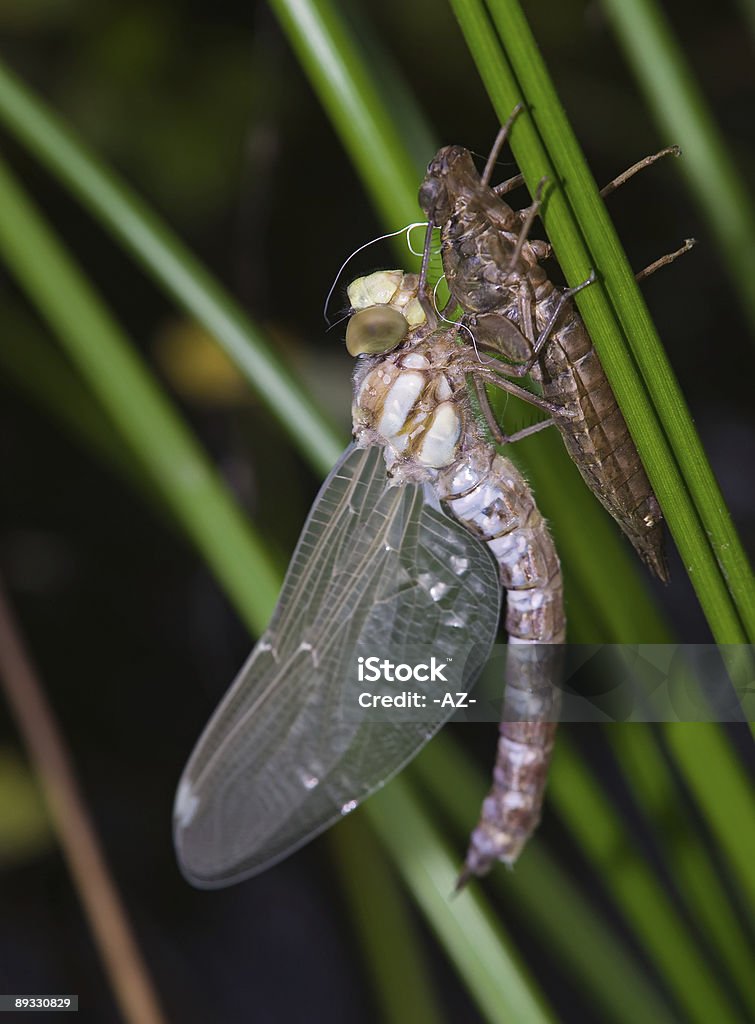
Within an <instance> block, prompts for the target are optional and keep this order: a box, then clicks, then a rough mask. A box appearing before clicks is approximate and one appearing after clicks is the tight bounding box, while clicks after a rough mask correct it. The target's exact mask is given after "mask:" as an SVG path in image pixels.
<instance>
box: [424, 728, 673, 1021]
mask: <svg viewBox="0 0 755 1024" xmlns="http://www.w3.org/2000/svg"><path fill="white" fill-rule="evenodd" d="M566 756H567V757H568V756H569V754H568V753H567V755H566ZM408 771H409V773H410V775H411V776H412V777H413V778H416V779H417V780H418V781H419V782H420V783H421V785H422V788H423V790H425V791H427V792H428V793H429V794H430V795H431V796H432V799H433V801H434V802H435V803H436V804H437V805H438V807H440V809H441V810H442V811H443V812H444V814H445V815H446V816H447V817H448V818H449V819H450V820H451V822H452V824H453V826H454V828H455V831H456V834H457V835H458V836H459V837H463V836H464V834H465V833H466V832H468V831H469V828H470V826H471V824H472V822H473V821H474V814H475V809H476V808H477V807H479V806H480V801H481V799H482V795H483V794H484V793H485V790H486V787H487V785H488V782H487V780H486V779H485V778H484V775H483V773H482V772H481V771H480V770H479V769H477V768H476V767H475V766H474V765H473V764H472V763H471V761H470V759H469V757H467V755H466V754H464V753H463V752H462V749H461V747H460V746H459V744H458V743H455V742H453V741H452V739H451V738H450V737H449V735H448V733H447V732H443V733H441V734H440V735H439V736H436V737H435V739H434V740H433V741H432V742H431V743H429V744H428V746H427V747H426V748H425V749H424V750H423V751H422V753H421V754H420V756H419V757H418V758H417V759H416V760H415V761H414V762H412V764H411V766H410V768H409V769H408ZM491 881H493V882H494V883H496V888H497V889H498V890H499V891H500V894H501V896H502V898H503V899H504V900H505V901H506V902H507V903H508V902H511V903H513V904H514V906H515V907H518V908H519V911H520V916H521V918H522V921H523V922H524V923H525V924H526V926H527V928H528V930H529V931H530V932H531V933H532V934H533V935H536V936H537V937H538V941H539V942H542V941H543V940H544V939H547V944H548V947H549V950H550V952H551V955H552V956H554V957H555V958H557V959H558V961H559V963H561V964H562V965H563V967H564V969H565V970H566V971H568V973H569V977H570V978H573V979H576V980H578V981H579V986H580V990H582V989H584V990H585V992H586V994H588V995H589V998H590V999H591V1000H594V1001H595V1002H596V1003H597V1004H598V1007H599V1011H600V1019H601V1020H604V1021H616V1022H617V1024H636V1022H637V1021H653V1022H654V1024H661V1022H662V1021H663V1022H666V1024H671V1021H672V1020H673V1019H674V1018H673V1017H672V1015H671V1013H670V1011H669V1009H668V1007H667V1006H666V1005H665V1004H664V1003H663V1001H662V999H661V998H660V997H659V996H658V994H657V992H656V991H655V990H654V988H653V986H652V984H651V983H650V982H649V981H648V979H647V977H646V975H645V974H644V972H643V970H642V968H641V967H640V965H639V964H638V963H637V962H636V960H635V958H634V957H633V956H632V954H631V953H630V952H629V951H628V950H627V948H626V946H625V945H624V944H623V942H622V941H621V940H620V939H619V938H618V937H617V935H616V933H615V932H613V931H612V930H611V928H610V927H609V925H607V924H606V922H605V921H604V920H603V919H602V917H601V916H600V914H599V912H597V911H596V910H595V909H594V908H593V907H592V906H591V904H590V901H589V899H588V898H586V896H584V895H583V894H582V893H581V892H580V890H579V888H578V887H577V886H576V885H575V884H574V882H573V881H572V879H571V878H570V877H569V876H568V875H567V874H566V873H565V872H564V871H563V870H562V869H561V868H560V867H559V865H558V863H557V861H556V860H554V859H553V858H552V857H551V856H550V855H549V854H548V852H547V850H545V849H544V847H543V846H542V844H541V843H540V842H539V840H538V839H537V837H535V838H534V839H533V840H531V841H530V843H529V844H528V846H527V849H526V851H525V852H524V854H523V855H522V857H521V859H520V860H519V861H518V862H517V864H516V867H515V869H514V870H513V871H511V872H494V874H493V875H492V876H491ZM575 935H578V936H579V942H575V941H574V937H575ZM619 991H620V992H621V993H622V998H621V999H617V998H616V994H617V992H619Z"/></svg>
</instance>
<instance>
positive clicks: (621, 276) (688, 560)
mask: <svg viewBox="0 0 755 1024" xmlns="http://www.w3.org/2000/svg"><path fill="white" fill-rule="evenodd" d="M456 5H457V6H459V7H464V8H467V7H469V6H472V0H456ZM489 6H490V8H491V12H492V14H493V18H494V20H495V22H496V24H497V26H498V29H499V34H500V36H501V39H502V41H503V45H504V49H505V52H506V58H505V59H507V60H509V61H510V62H511V70H512V71H513V74H512V75H510V76H509V77H510V79H511V80H510V82H509V83H507V84H508V86H509V88H508V90H507V92H508V95H504V90H502V89H497V90H496V93H495V95H494V98H495V100H496V105H497V109H498V105H499V104H501V107H500V109H498V112H499V115H500V114H502V112H503V111H504V110H508V111H509V112H510V110H511V109H512V107H513V102H510V101H512V100H513V101H515V100H516V99H517V98H518V90H517V87H516V82H515V81H514V77H513V76H514V75H515V76H516V79H517V80H518V85H519V87H520V88H521V92H522V94H523V95H524V98H525V100H526V101H527V102H528V104H530V105H531V107H532V114H533V117H534V120H535V123H536V125H537V130H538V132H539V134H540V136H541V138H542V140H543V143H544V145H545V147H546V149H547V152H548V156H549V158H550V161H551V162H552V164H553V166H554V167H555V171H556V180H559V181H561V182H562V183H563V186H564V192H565V195H566V198H567V199H568V202H569V204H570V205H571V208H572V209H573V210H574V213H575V215H576V219H577V222H578V224H579V228H580V232H575V231H574V230H573V225H572V224H571V219H570V224H569V229H568V232H567V235H568V244H567V245H566V246H565V245H564V243H565V242H567V238H566V237H564V236H563V234H562V224H561V220H560V211H559V204H556V203H555V202H554V203H553V209H552V210H551V209H546V211H545V217H544V220H545V224H546V228H547V230H548V234H549V237H550V239H551V241H552V242H553V244H554V247H555V248H556V251H557V252H558V255H559V260H560V261H561V262H562V265H563V268H564V271H565V273H566V274H567V277H568V278H569V280H570V281H575V280H576V279H577V278H574V277H572V276H571V275H572V274H574V273H575V272H576V274H577V277H578V276H579V275H580V274H583V273H584V270H585V267H584V257H585V247H584V245H583V244H582V242H581V240H580V238H579V234H580V233H581V234H582V236H583V237H584V239H585V240H586V242H587V245H588V246H589V250H588V253H589V255H588V260H589V262H590V263H591V264H592V265H593V266H595V267H597V268H599V269H600V271H601V274H602V275H603V281H604V283H605V288H606V292H607V299H608V300H610V303H611V305H612V308H607V309H606V310H605V313H606V324H605V325H604V324H603V317H602V315H601V318H600V325H598V322H597V320H596V323H595V327H594V326H593V312H597V311H598V309H599V307H600V306H602V305H603V304H604V303H605V302H606V299H604V297H603V295H602V293H601V290H600V289H599V288H596V287H593V288H588V289H585V290H584V291H583V292H581V293H580V295H579V296H578V298H577V301H578V304H579V307H580V311H581V312H582V313H583V315H584V316H585V319H586V321H587V323H588V327H589V328H590V330H591V336H592V337H593V339H594V340H595V343H596V346H597V347H598V351H599V354H600V356H601V360H602V361H603V363H604V366H605V368H606V372H607V373H608V375H609V379H610V381H611V384H612V386H613V387H614V390H615V392H616V395H617V398H618V400H619V403H620V405H621V407H622V411H623V412H624V413H625V416H626V418H627V422H628V424H629V426H630V429H631V430H632V434H633V436H634V437H635V440H636V441H637V445H638V448H639V450H640V453H641V455H642V456H643V461H644V463H645V466H646V469H647V470H648V475H649V476H650V479H651V482H652V483H653V486H654V489H655V490H656V493H657V494H658V497H659V499H660V501H661V504H662V505H663V508H664V512H665V513H666V515H667V518H668V521H669V525H670V527H671V529H672V532H673V533H674V539H675V540H676V542H677V546H678V547H679V550H680V552H681V554H682V558H683V560H684V563H685V566H686V568H687V571H688V572H689V574H690V579H691V580H692V583H693V585H694V586H695V589H696V591H697V593H698V597H699V599H700V602H701V605H702V606H703V609H704V610H705V611H706V616H707V617H708V620H709V622H710V624H711V629H712V630H713V632H714V635H715V636H716V638H717V639H718V641H719V642H720V643H737V642H744V640H745V639H746V638H748V637H749V639H750V640H751V641H753V640H755V586H754V585H753V576H752V572H751V570H750V567H749V565H748V562H747V558H746V556H745V554H744V550H743V548H742V546H741V543H740V541H739V538H738V536H737V533H736V530H735V529H734V526H733V523H732V522H731V518H730V516H729V515H728V512H727V510H726V506H725V503H724V501H723V497H722V495H721V492H720V489H719V487H718V484H717V482H716V480H715V477H714V476H713V473H712V470H711V469H710V465H709V463H708V461H707V459H706V457H705V453H704V451H703V448H702V445H701V444H700V441H699V438H698V436H697V432H696V431H695V428H694V425H693V423H692V419H691V416H690V414H689V410H688V409H687V406H686V403H685V402H684V399H683V397H682V395H681V391H680V390H679V387H678V384H677V382H676V380H675V378H674V375H673V373H672V371H671V368H670V365H669V363H668V360H667V358H666V355H665V352H664V350H663V347H662V345H661V343H660V339H659V338H658V336H657V333H656V332H655V328H654V326H653V324H652V321H651V320H650V315H649V313H648V311H647V307H646V305H645V303H644V300H643V299H642V295H641V293H640V291H639V289H638V287H637V284H636V282H635V280H634V275H633V272H632V270H631V267H630V266H629V263H628V261H627V259H626V256H625V255H624V253H623V250H622V248H621V245H620V243H619V241H618V238H617V237H616V233H615V230H614V228H613V225H612V223H611V220H610V218H609V217H608V214H607V211H606V208H605V206H604V204H603V202H602V200H601V199H600V197H599V195H598V190H597V186H596V185H595V182H594V181H593V178H592V175H591V174H590V171H589V168H588V167H587V165H586V163H585V161H584V157H583V156H582V154H581V151H580V149H579V145H578V143H577V141H576V138H575V136H574V133H573V132H572V130H571V128H570V126H569V124H568V121H567V119H566V116H565V114H564V111H563V108H562V107H561V104H560V103H559V101H558V97H557V95H556V92H555V89H554V87H553V85H552V83H551V81H550V78H549V76H548V74H547V69H546V68H545V65H544V63H543V61H542V58H541V56H540V53H539V50H538V48H537V44H536V43H535V40H534V38H533V37H532V33H531V32H530V29H529V26H528V24H527V22H526V19H525V17H524V14H523V13H522V10H521V7H520V6H519V4H518V3H517V0H489ZM520 121H521V122H522V123H523V124H524V123H526V119H525V118H521V119H520ZM519 127H520V125H519V124H517V125H515V132H516V130H517V129H519ZM515 140H516V136H515V135H512V147H513V148H514V150H515V153H516V155H517V159H519V153H518V151H517V148H516V141H515ZM520 162H521V164H522V168H523V170H524V173H525V175H527V174H528V164H527V162H526V161H525V160H524V159H522V160H521V161H520ZM572 236H573V237H572ZM572 245H573V246H574V250H573V251H574V252H575V253H576V254H577V260H576V261H575V259H574V256H573V255H571V252H572ZM584 276H586V275H584ZM584 276H583V277H582V280H584ZM613 310H615V311H616V315H617V317H618V322H619V323H620V325H621V328H622V329H623V333H624V335H625V337H626V338H627V340H628V342H629V345H630V347H631V351H632V354H633V356H634V358H635V359H636V360H637V364H638V366H639V368H640V371H641V373H642V377H643V380H644V382H645V386H646V388H647V392H648V393H649V395H650V397H651V398H652V403H653V405H652V406H651V404H650V402H648V400H647V396H646V393H645V389H644V388H643V387H642V385H641V382H640V381H639V380H638V379H637V374H636V372H635V369H634V366H633V364H632V360H631V357H630V356H629V353H628V352H626V350H625V348H624V345H623V342H622V339H621V336H620V333H619V332H618V331H617V330H616V328H615V326H613V327H612V329H611V330H610V332H604V326H607V325H608V322H609V321H610V320H613ZM596 328H597V329H596ZM609 336H610V337H611V338H613V339H614V340H613V341H612V342H611V343H610V344H607V342H606V339H607V338H608V337H609ZM656 414H657V417H658V419H657V418H656ZM659 420H660V423H659ZM661 424H662V429H661ZM664 431H665V435H666V436H664ZM666 437H667V438H668V442H670V445H671V447H670V448H669V444H668V443H667V441H666ZM677 465H678V469H677ZM679 470H680V471H681V475H680V472H679ZM688 495H689V497H690V498H691V499H692V501H691V503H690V501H689V500H688ZM698 517H699V518H698Z"/></svg>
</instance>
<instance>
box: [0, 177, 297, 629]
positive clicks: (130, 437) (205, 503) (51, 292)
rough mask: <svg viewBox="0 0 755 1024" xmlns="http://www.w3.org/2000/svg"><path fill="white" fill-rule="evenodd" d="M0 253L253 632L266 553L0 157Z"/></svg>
mask: <svg viewBox="0 0 755 1024" xmlns="http://www.w3.org/2000/svg"><path fill="white" fill-rule="evenodd" d="M0 252H1V253H2V255H3V257H4V259H5V261H6V263H7V264H8V266H9V268H10V269H11V271H12V272H13V274H14V275H15V276H16V278H17V280H18V282H19V284H20V285H21V287H22V288H23V289H24V290H25V291H26V292H27V294H28V295H29V298H30V299H31V300H32V302H33V303H34V304H35V306H36V307H37V309H38V310H39V311H40V313H41V314H42V316H44V318H45V319H46V320H47V322H48V323H49V325H50V327H51V328H52V329H53V331H54V332H55V333H56V334H57V335H58V337H59V339H60V341H61V343H62V344H63V346H64V347H65V349H66V351H67V352H68V354H69V356H70V358H71V360H72V361H73V362H74V363H75V364H76V366H77V367H78V369H79V372H80V373H81V375H82V377H83V378H84V379H85V380H86V382H87V384H88V386H89V387H90V388H91V390H92V391H93V393H94V394H96V395H97V397H98V399H99V401H100V403H101V405H102V407H103V408H104V409H106V410H107V412H108V415H109V416H110V417H111V419H112V421H113V423H114V424H115V426H116V427H117V429H118V430H119V431H120V433H121V435H122V436H123V438H124V439H125V440H126V442H127V444H128V445H129V447H130V448H131V449H132V451H133V452H134V454H135V455H136V456H137V457H138V458H139V460H140V461H141V463H142V464H143V466H144V468H145V470H146V471H147V473H148V474H149V476H150V478H151V480H152V482H153V484H154V485H155V486H156V487H157V488H158V490H159V491H160V493H161V494H162V496H163V497H164V498H165V500H166V502H167V503H168V505H169V506H170V508H171V509H172V511H173V514H174V515H175V516H176V518H177V519H178V521H179V522H180V523H181V524H182V526H183V527H184V529H185V530H186V532H187V533H188V534H189V536H190V537H191V538H192V539H193V541H194V543H195V544H196V546H197V548H198V549H199V551H200V552H201V553H202V556H203V557H204V558H205V560H206V561H207V563H208V565H209V566H210V567H211V569H212V570H213V572H214V573H215V575H216V576H217V578H218V580H219V582H220V583H221V584H222V585H223V587H224V588H225V589H226V590H227V592H228V594H229V595H230V596H231V598H232V600H233V601H234V603H235V604H236V606H237V608H239V610H240V613H241V615H242V617H243V618H244V621H245V622H246V623H247V625H248V626H249V628H250V629H251V630H252V631H255V632H260V631H261V630H262V629H263V628H264V626H265V625H266V624H267V619H268V617H269V614H270V611H271V609H272V607H273V604H274V602H275V598H276V596H277V593H278V578H277V573H276V571H275V568H274V566H273V565H272V564H271V562H270V560H269V558H268V555H267V553H266V551H265V550H264V548H263V546H262V545H261V544H260V542H259V541H258V540H257V539H256V537H255V536H254V534H253V532H252V531H251V528H250V527H249V526H248V524H247V523H246V522H245V521H244V518H243V516H242V515H241V513H240V512H239V509H238V506H237V505H236V504H235V502H234V500H233V498H232V497H231V495H230V494H229V493H228V492H227V490H226V488H225V487H224V485H223V484H222V482H221V481H220V479H219V478H218V477H217V475H216V473H215V471H214V469H213V468H212V466H211V465H210V464H209V462H208V461H207V459H206V457H205V455H204V453H203V452H202V450H201V449H200V448H199V446H198V445H197V444H196V443H195V441H194V440H193V438H192V436H191V434H190V433H189V432H188V431H187V430H186V428H185V427H184V426H183V424H182V422H181V420H180V418H179V417H178V415H177V414H176V412H175V411H174V410H173V409H172V408H171V406H170V404H169V402H168V401H167V400H166V399H165V397H164V396H163V395H162V393H161V391H160V389H159V388H158V387H157V385H156V384H155V382H154V381H153V379H152V378H151V376H150V375H149V373H148V372H147V371H146V370H145V368H144V367H143V366H142V364H141V362H140V360H139V359H138V357H137V356H136V354H135V353H134V351H133V349H132V347H131V345H130V344H129V341H128V339H127V338H126V337H125V336H124V335H123V333H122V332H121V330H120V328H119V327H118V326H117V324H116V323H115V322H114V321H113V320H112V319H111V317H110V315H109V313H108V311H107V310H106V308H105V306H104V305H103V304H102V302H101V301H100V300H99V298H98V297H97V295H96V294H95V293H94V291H93V290H92V288H91V287H90V286H89V284H88V283H87V281H86V279H85V278H84V277H83V276H82V274H81V272H80V271H79V269H78V268H77V267H76V265H75V264H74V263H73V261H72V260H71V259H70V258H69V257H68V255H67V253H66V252H65V250H64V249H63V247H62V246H61V245H60V243H59V242H58V241H57V239H56V238H55V236H54V235H53V234H52V232H51V231H50V230H49V228H48V227H47V226H46V224H45V222H44V221H43V220H42V218H41V217H40V215H39V214H38V213H37V211H36V210H35V209H34V207H33V206H32V204H31V203H30V202H29V200H28V199H27V197H26V195H25V194H24V192H23V190H22V189H21V188H20V186H19V185H18V184H17V183H16V182H15V180H14V179H13V177H12V175H11V174H10V172H9V171H8V169H7V167H6V166H5V164H4V163H3V162H1V161H0ZM250 570H251V571H250Z"/></svg>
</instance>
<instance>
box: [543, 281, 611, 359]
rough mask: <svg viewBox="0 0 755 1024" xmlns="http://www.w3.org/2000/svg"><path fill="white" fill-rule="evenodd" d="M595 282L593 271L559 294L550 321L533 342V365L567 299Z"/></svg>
mask: <svg viewBox="0 0 755 1024" xmlns="http://www.w3.org/2000/svg"><path fill="white" fill-rule="evenodd" d="M595 281H596V277H595V271H594V270H591V271H590V276H589V277H588V278H587V280H585V281H582V283H581V284H575V285H574V287H573V288H567V289H566V290H565V291H563V292H561V295H560V296H559V300H558V302H557V303H556V308H555V309H554V310H553V313H552V314H551V318H550V320H549V321H548V323H547V324H546V325H545V327H544V328H543V330H542V333H541V334H540V337H539V338H538V339H537V341H536V342H535V345H534V349H533V354H532V362H533V363H534V361H535V359H537V357H538V355H539V354H540V353H541V352H542V350H543V346H544V345H545V343H546V342H547V340H548V338H550V336H551V334H552V333H553V328H554V327H555V326H556V324H557V323H558V318H559V316H560V315H561V311H562V310H563V308H564V306H565V305H566V303H567V302H568V301H569V299H571V298H573V297H574V296H575V295H576V294H577V292H581V291H582V289H583V288H589V287H590V285H591V284H595Z"/></svg>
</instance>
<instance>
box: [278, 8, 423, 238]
mask: <svg viewBox="0 0 755 1024" xmlns="http://www.w3.org/2000/svg"><path fill="white" fill-rule="evenodd" d="M270 6H271V7H272V9H273V11H274V12H275V14H276V16H277V18H278V20H279V22H280V24H281V27H282V28H283V30H284V32H285V33H286V35H287V37H288V40H289V42H290V44H291V46H292V47H293V49H294V51H295V52H296V55H297V57H298V58H299V61H300V63H301V65H302V68H303V69H304V71H305V72H306V73H307V75H308V76H309V78H310V79H311V81H312V83H313V84H314V86H315V88H316V91H317V95H318V97H319V99H320V102H321V103H322V105H323V107H324V108H325V110H326V111H327V113H328V115H329V116H330V119H331V121H332V123H333V127H334V128H335V130H336V132H337V133H338V136H339V138H340V139H341V141H342V143H343V145H344V147H345V148H346V150H347V152H348V153H349V155H350V157H351V160H352V163H353V164H354V166H355V167H356V169H357V171H358V172H359V176H360V178H361V179H362V181H363V183H364V185H365V188H366V189H367V192H368V194H369V195H370V196H371V198H372V201H373V202H374V204H375V206H376V208H377V209H378V210H379V211H380V213H381V215H382V217H383V220H384V221H385V222H386V224H387V225H388V226H389V230H390V229H391V228H399V227H401V226H402V225H403V224H408V223H410V222H411V221H415V220H417V219H418V218H419V219H420V220H423V219H424V218H423V217H422V214H421V212H420V210H419V206H418V204H417V195H416V192H417V167H416V166H415V165H414V162H413V161H412V160H411V159H410V158H409V156H408V153H407V150H406V147H405V146H404V145H403V144H402V142H401V139H400V138H399V136H398V133H397V132H396V128H395V120H394V119H393V118H392V117H391V115H390V112H389V111H388V110H387V109H386V107H385V104H384V103H383V101H382V98H381V96H380V94H379V92H378V89H377V87H376V84H375V82H374V80H373V78H372V77H371V76H370V74H369V73H368V71H367V67H366V65H365V63H364V62H363V61H362V60H361V59H360V54H359V48H358V46H357V43H356V40H355V39H354V37H353V36H352V34H351V32H350V31H349V29H348V27H347V25H346V23H345V21H344V19H343V18H342V17H341V16H340V13H339V12H338V11H337V10H336V8H335V7H334V6H333V5H332V4H330V3H329V0H309V2H307V0H305V2H302V0H271V2H270Z"/></svg>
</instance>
